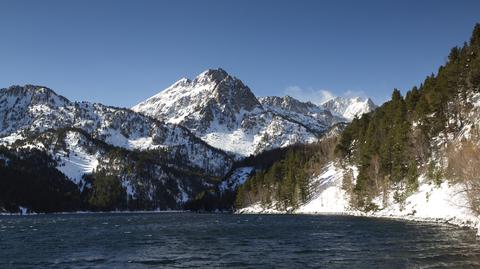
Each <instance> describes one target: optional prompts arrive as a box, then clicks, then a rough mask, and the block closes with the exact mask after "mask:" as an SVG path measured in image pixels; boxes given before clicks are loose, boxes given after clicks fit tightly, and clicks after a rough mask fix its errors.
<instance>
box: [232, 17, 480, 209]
mask: <svg viewBox="0 0 480 269" xmlns="http://www.w3.org/2000/svg"><path fill="white" fill-rule="evenodd" d="M479 54H480V24H477V25H476V26H475V27H474V30H473V33H472V36H471V38H470V40H469V42H465V43H464V45H463V46H461V47H454V48H452V49H451V52H450V54H449V55H448V59H447V61H446V63H445V64H444V65H443V66H441V67H440V68H439V69H438V72H437V73H436V74H431V75H429V76H427V78H426V79H425V81H424V82H423V83H422V84H421V85H419V86H416V87H413V88H412V89H411V90H410V91H408V92H407V93H406V94H405V96H402V94H401V93H400V91H398V90H397V89H394V90H393V92H392V97H391V100H389V101H388V102H386V103H384V104H383V105H382V106H380V107H379V108H377V109H376V110H375V111H373V112H370V113H367V114H364V115H363V116H361V117H359V118H358V117H356V118H354V119H353V121H352V122H351V123H350V124H349V125H348V126H347V127H346V128H345V130H344V131H343V132H341V134H340V135H339V137H338V138H330V139H326V140H323V141H321V142H320V143H318V144H317V145H312V146H309V147H306V148H308V149H309V150H306V148H300V149H296V150H292V151H291V152H289V154H287V156H286V157H285V158H284V159H282V160H280V161H278V162H276V163H274V164H273V165H272V166H271V167H270V168H268V169H264V170H260V171H258V172H257V173H256V174H255V176H253V177H252V178H251V179H250V180H248V181H247V182H246V184H245V185H244V186H242V187H241V188H240V189H239V191H238V195H237V206H238V207H240V208H241V207H246V206H248V205H252V204H255V203H261V204H262V205H264V206H266V207H269V206H270V207H272V206H273V207H275V208H277V209H279V210H285V209H289V208H292V209H294V208H296V207H298V206H299V204H301V203H302V202H304V201H305V199H306V198H308V197H309V195H311V193H309V189H308V188H306V186H307V184H308V183H307V182H308V178H310V177H311V176H312V175H315V174H318V173H319V171H320V170H321V168H322V165H324V164H325V163H326V161H337V162H338V163H340V164H341V165H342V166H343V167H347V166H355V167H357V168H358V175H357V176H356V179H355V180H352V181H351V182H348V180H344V188H345V190H346V191H348V193H349V194H350V201H349V202H350V205H351V207H352V208H356V209H359V210H362V211H368V210H375V209H377V208H378V205H377V204H374V203H372V200H373V199H374V198H375V197H378V196H379V195H381V194H387V193H392V192H393V193H394V197H395V199H396V200H397V201H399V202H402V201H403V200H405V199H406V198H407V197H408V196H409V195H410V194H412V193H413V192H415V191H416V190H417V188H418V185H419V182H418V178H419V176H420V175H421V174H424V175H426V176H427V177H428V179H429V180H431V181H432V182H434V183H435V184H440V183H441V181H442V180H444V179H445V178H448V179H449V180H451V181H457V182H458V181H462V182H468V184H466V185H468V188H467V191H468V192H469V193H470V194H471V195H470V196H469V197H470V202H471V206H472V207H477V208H478V201H479V200H480V199H478V198H480V188H478V189H476V188H477V186H479V185H480V184H479V183H478V182H477V181H480V171H479V170H480V169H479V168H477V167H480V162H479V161H478V159H479V158H480V157H478V156H480V148H479V143H478V142H479V141H480V140H479V137H478V131H477V129H478V125H479V117H478V116H479V114H478V109H477V107H478V105H479V104H478V101H477V99H478V96H479V92H480V91H479V85H480V55H479ZM460 160H462V161H460ZM346 178H347V179H348V178H351V177H346Z"/></svg>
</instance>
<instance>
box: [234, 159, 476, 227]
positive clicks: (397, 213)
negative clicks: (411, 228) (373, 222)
mask: <svg viewBox="0 0 480 269" xmlns="http://www.w3.org/2000/svg"><path fill="white" fill-rule="evenodd" d="M344 173H345V170H344V169H343V168H341V167H340V166H338V165H336V164H334V163H330V164H328V165H327V166H326V167H325V169H324V170H323V171H322V173H320V174H319V175H317V176H315V177H313V178H312V180H311V183H310V185H311V186H310V187H311V192H312V193H313V195H312V197H311V198H310V200H309V201H308V202H307V203H305V204H303V205H301V206H300V207H299V208H298V209H296V210H293V211H291V212H288V213H292V214H340V215H354V216H366V217H383V218H395V219H404V220H411V221H426V222H436V223H448V224H453V225H457V226H461V227H470V228H474V229H477V234H478V235H480V218H479V216H478V215H476V214H475V213H474V212H473V211H472V210H471V209H470V207H469V204H468V200H467V198H466V195H465V192H464V191H463V188H462V186H461V185H460V184H449V183H448V182H443V183H442V184H441V185H440V186H437V185H435V184H433V183H431V182H429V181H428V180H427V179H426V178H425V177H424V176H421V177H420V178H419V188H418V190H417V191H416V192H415V193H413V194H412V195H410V196H409V197H408V198H407V199H406V200H405V202H404V203H398V202H396V201H395V200H394V199H393V193H390V194H389V195H388V196H387V197H385V201H384V199H383V197H377V198H376V199H374V201H373V202H374V203H375V204H376V205H377V206H378V207H379V210H378V211H375V212H368V213H366V212H361V211H358V210H353V209H352V208H350V207H349V195H348V193H347V192H346V191H345V190H344V189H343V188H342V184H343V177H344ZM353 174H354V176H356V175H355V173H353ZM237 213H240V214H279V213H287V212H285V211H279V210H276V209H275V208H274V207H267V208H265V207H263V206H262V205H260V204H254V205H251V206H249V207H246V208H242V209H240V210H238V211H237Z"/></svg>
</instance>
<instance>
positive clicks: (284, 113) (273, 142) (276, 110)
mask: <svg viewBox="0 0 480 269" xmlns="http://www.w3.org/2000/svg"><path fill="white" fill-rule="evenodd" d="M132 110H134V111H136V112H140V113H143V114H145V115H148V116H151V117H154V118H156V119H159V120H164V121H166V122H169V123H175V124H180V125H182V126H185V127H186V128H188V129H189V130H190V131H192V133H194V134H195V135H197V136H198V137H200V138H201V139H202V140H204V141H205V142H207V143H208V144H210V145H212V146H214V147H216V148H219V149H222V150H225V151H227V152H231V153H234V154H235V155H236V156H237V157H241V156H248V155H251V154H256V153H259V152H262V151H264V150H268V149H272V148H277V147H284V146H288V145H291V144H295V143H311V142H314V141H316V140H317V138H318V137H319V136H321V135H322V134H323V132H325V131H326V130H328V128H329V127H330V126H331V125H332V124H334V123H336V122H338V121H341V120H342V119H341V118H340V117H336V116H333V115H332V114H331V113H330V112H329V111H327V110H325V109H323V108H320V107H318V106H316V105H314V104H312V103H303V102H300V101H298V100H296V99H293V98H291V97H288V96H287V97H284V98H280V97H265V98H261V99H260V100H259V99H257V98H256V97H255V95H254V94H253V93H252V92H251V90H250V89H249V88H248V87H247V86H246V85H244V84H243V83H242V81H241V80H239V79H237V78H235V77H233V76H231V75H229V74H228V73H227V72H225V71H224V70H222V69H210V70H207V71H205V72H203V73H201V74H200V75H198V76H197V77H196V78H195V79H193V80H189V79H185V78H184V79H181V80H179V81H178V82H176V83H174V84H173V85H172V86H170V87H168V88H167V89H165V90H164V91H161V92H160V93H158V94H156V95H154V96H152V97H150V98H148V99H147V100H146V101H143V102H141V103H139V104H138V105H136V106H134V107H133V108H132Z"/></svg>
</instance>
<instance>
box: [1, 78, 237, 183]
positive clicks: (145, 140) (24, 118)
mask: <svg viewBox="0 0 480 269" xmlns="http://www.w3.org/2000/svg"><path fill="white" fill-rule="evenodd" d="M0 119H1V120H0V143H3V144H7V145H8V144H12V143H14V142H15V141H17V140H20V139H26V138H29V137H32V136H38V135H39V134H41V133H43V132H45V131H47V130H58V129H62V128H78V129H80V130H83V131H85V132H86V133H88V134H89V135H90V136H91V137H92V138H94V139H98V140H101V141H103V142H105V143H107V144H109V145H112V146H116V147H121V148H124V149H126V150H158V151H168V152H169V154H170V156H171V157H172V158H180V157H181V158H184V159H185V161H186V163H185V165H187V166H192V167H196V168H198V169H202V170H204V171H205V172H208V173H210V174H212V175H216V176H223V175H224V174H225V173H227V172H228V171H229V169H230V167H231V165H232V160H231V159H230V157H229V156H228V155H226V154H225V153H223V152H222V151H219V150H217V149H215V148H213V147H211V146H209V145H208V144H206V143H204V142H203V141H201V140H200V139H198V138H197V137H195V136H194V135H193V134H192V133H191V132H190V131H188V130H187V129H186V128H184V127H182V126H179V125H176V124H170V123H164V122H161V121H158V120H155V119H153V118H150V117H148V116H145V115H142V114H139V113H136V112H134V111H131V110H128V109H123V108H115V107H110V106H105V105H102V104H92V103H88V102H80V103H79V102H70V101H69V100H68V99H67V98H65V97H63V96H60V95H57V94H56V93H55V92H54V91H52V90H51V89H48V88H46V87H41V86H32V85H27V86H24V87H20V86H13V87H10V88H7V89H2V90H0Z"/></svg>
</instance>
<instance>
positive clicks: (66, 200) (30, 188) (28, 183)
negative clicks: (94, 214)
mask: <svg viewBox="0 0 480 269" xmlns="http://www.w3.org/2000/svg"><path fill="white" fill-rule="evenodd" d="M0 156H1V157H2V158H1V160H0V211H2V210H5V211H8V212H18V209H19V206H22V207H26V208H28V209H29V210H31V211H34V212H58V211H75V210H79V209H81V208H82V207H83V206H84V204H83V203H82V201H81V198H80V192H79V190H78V188H77V186H76V185H75V184H73V183H72V182H71V181H70V180H68V179H67V178H66V177H65V176H64V175H63V174H62V173H61V172H59V171H58V170H57V169H56V168H55V166H56V164H55V161H54V160H52V159H51V158H50V157H49V156H48V155H46V154H45V153H43V152H41V151H39V150H19V151H18V152H16V151H10V150H7V149H6V148H0ZM19 156H21V157H19ZM2 208H3V209H2Z"/></svg>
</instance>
